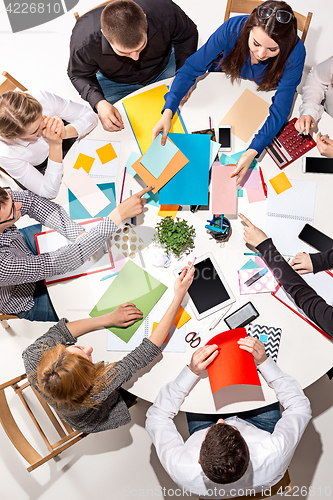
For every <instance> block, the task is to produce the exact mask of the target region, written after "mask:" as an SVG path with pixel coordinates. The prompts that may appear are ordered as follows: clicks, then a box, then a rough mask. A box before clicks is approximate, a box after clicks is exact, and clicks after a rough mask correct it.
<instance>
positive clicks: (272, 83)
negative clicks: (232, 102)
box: [221, 0, 297, 91]
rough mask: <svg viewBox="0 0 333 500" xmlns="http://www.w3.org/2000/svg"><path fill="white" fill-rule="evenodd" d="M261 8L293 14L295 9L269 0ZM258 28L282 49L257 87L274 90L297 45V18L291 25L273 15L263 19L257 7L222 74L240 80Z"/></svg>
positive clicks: (229, 55)
mask: <svg viewBox="0 0 333 500" xmlns="http://www.w3.org/2000/svg"><path fill="white" fill-rule="evenodd" d="M261 5H262V6H263V7H271V8H272V9H274V10H286V11H287V12H290V13H291V14H294V13H293V10H292V8H291V7H290V6H289V5H288V4H287V3H286V2H281V1H276V0H268V1H267V2H264V3H262V4H261ZM256 26H258V27H260V28H262V29H263V30H264V31H265V33H266V35H268V36H269V37H270V38H272V40H274V42H276V43H277V44H278V46H279V48H280V52H279V54H278V55H277V56H273V57H271V58H270V59H269V60H268V63H267V68H266V72H265V75H264V78H263V80H262V82H261V83H260V84H259V86H258V90H266V91H268V90H274V89H276V87H277V85H278V83H279V80H280V78H281V76H282V73H283V70H284V67H285V65H286V62H287V59H288V57H289V56H290V54H291V52H292V51H293V49H294V47H295V45H296V43H297V20H296V17H295V16H294V17H293V18H292V19H291V20H290V21H289V23H286V24H283V23H280V22H279V21H278V20H277V19H276V16H275V14H272V15H271V17H269V18H268V19H262V18H261V17H259V15H258V11H257V8H255V9H254V10H253V11H252V13H251V14H250V16H249V17H248V19H247V21H246V23H245V25H244V27H243V29H242V32H241V34H240V37H239V39H238V40H237V43H236V44H235V46H234V48H233V49H232V50H231V52H230V53H229V54H228V55H227V56H226V58H225V59H223V60H222V62H221V71H224V72H225V73H226V74H227V75H229V76H230V78H231V81H232V82H234V81H235V80H236V79H237V78H239V77H240V73H241V70H242V67H243V66H244V64H245V63H246V61H247V59H248V56H249V50H250V49H249V45H248V40H249V35H250V32H251V30H252V29H253V28H254V27H256Z"/></svg>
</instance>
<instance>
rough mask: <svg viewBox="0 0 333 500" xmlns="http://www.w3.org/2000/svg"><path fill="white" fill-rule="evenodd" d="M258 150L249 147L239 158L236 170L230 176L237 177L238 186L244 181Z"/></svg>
mask: <svg viewBox="0 0 333 500" xmlns="http://www.w3.org/2000/svg"><path fill="white" fill-rule="evenodd" d="M257 154H258V152H257V151H256V150H255V149H247V150H246V151H245V153H243V154H242V156H241V157H240V158H239V160H238V162H237V165H236V168H235V170H234V171H233V172H232V174H231V176H230V177H236V178H237V182H236V184H237V186H238V185H239V184H240V183H241V182H242V180H243V177H244V176H245V174H246V172H247V171H248V169H249V166H250V165H251V163H252V162H253V160H254V159H255V157H256V156H257Z"/></svg>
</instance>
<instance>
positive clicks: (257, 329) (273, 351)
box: [247, 323, 282, 363]
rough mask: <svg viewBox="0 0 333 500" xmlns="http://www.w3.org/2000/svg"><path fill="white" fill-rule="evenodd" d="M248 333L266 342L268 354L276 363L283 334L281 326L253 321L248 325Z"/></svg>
mask: <svg viewBox="0 0 333 500" xmlns="http://www.w3.org/2000/svg"><path fill="white" fill-rule="evenodd" d="M247 333H248V335H249V336H250V337H254V338H256V339H259V340H260V341H261V342H262V343H263V344H265V353H266V356H270V357H271V358H272V359H273V361H275V363H276V361H277V355H278V351H279V346H280V340H281V334H282V330H281V328H275V327H274V326H266V325H255V324H253V323H251V324H250V325H249V326H248V327H247Z"/></svg>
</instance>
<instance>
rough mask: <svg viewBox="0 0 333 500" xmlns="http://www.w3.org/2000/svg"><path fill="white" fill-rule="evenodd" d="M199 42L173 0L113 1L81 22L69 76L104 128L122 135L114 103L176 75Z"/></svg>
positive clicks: (72, 48) (75, 33)
mask: <svg viewBox="0 0 333 500" xmlns="http://www.w3.org/2000/svg"><path fill="white" fill-rule="evenodd" d="M197 43H198V31H197V28H196V25H195V24H194V23H193V21H191V19H190V18H189V17H188V16H187V15H186V14H185V13H184V12H183V11H182V9H181V8H180V7H178V5H176V4H175V3H173V2H172V0H158V1H156V0H135V2H134V1H133V0H113V1H111V2H110V3H109V4H108V5H107V6H106V7H103V6H102V7H98V8H96V9H93V10H91V11H89V12H87V13H86V14H85V15H84V16H82V17H80V18H79V19H78V21H77V23H76V25H75V27H74V29H73V33H72V37H71V43H70V59H69V64H68V76H69V78H70V80H71V82H72V83H73V85H74V87H75V88H76V89H77V91H78V92H79V94H80V95H81V97H82V98H83V99H85V100H86V101H88V102H89V103H90V105H91V107H92V108H93V109H94V108H95V109H96V111H97V113H98V116H99V118H100V120H101V123H102V125H103V128H104V129H105V130H109V131H118V130H121V129H123V128H124V125H123V121H122V118H121V115H120V113H119V111H118V110H117V109H116V108H115V107H114V106H113V104H114V103H115V102H116V101H118V100H120V99H122V98H123V97H125V96H126V95H128V94H130V93H131V92H134V91H135V90H138V89H140V88H141V87H143V86H145V85H148V84H150V83H153V82H156V81H159V80H162V79H164V78H169V77H171V76H174V74H175V71H176V70H178V69H179V68H180V67H181V66H182V65H183V64H184V62H185V61H186V59H187V58H188V57H189V56H190V55H192V54H193V53H194V52H195V51H196V49H197Z"/></svg>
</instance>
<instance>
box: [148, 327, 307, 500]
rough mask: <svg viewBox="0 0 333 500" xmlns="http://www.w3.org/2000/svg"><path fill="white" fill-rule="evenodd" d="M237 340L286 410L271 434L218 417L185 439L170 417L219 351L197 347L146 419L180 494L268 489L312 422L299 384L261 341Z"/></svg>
mask: <svg viewBox="0 0 333 500" xmlns="http://www.w3.org/2000/svg"><path fill="white" fill-rule="evenodd" d="M238 343H239V347H240V348H241V349H244V350H246V351H248V352H250V353H251V354H252V355H253V357H254V359H255V361H256V363H257V365H258V368H259V370H260V372H261V374H262V375H263V377H264V378H265V380H266V382H267V383H268V385H269V386H270V387H272V388H273V389H274V390H275V392H276V397H277V399H278V400H279V401H280V403H281V405H282V406H283V407H284V409H285V410H284V412H283V414H282V417H281V418H280V419H279V420H278V422H277V423H276V425H275V429H274V431H273V433H272V434H271V433H270V432H267V431H265V430H262V429H259V428H258V427H256V426H255V425H253V424H252V423H251V422H249V421H246V420H243V419H241V418H239V417H237V416H234V417H230V418H226V420H225V421H224V420H223V419H219V420H218V421H217V423H216V424H214V425H211V427H210V428H209V429H208V430H207V429H202V430H198V431H196V432H194V434H192V435H191V436H190V437H189V439H188V440H187V441H186V442H185V443H184V441H183V439H182V437H181V435H180V434H179V432H178V431H177V429H176V426H175V424H174V422H173V418H174V417H175V415H176V414H177V413H178V411H179V409H180V406H181V404H182V402H183V401H184V398H185V397H186V396H187V394H188V393H189V391H190V390H191V388H192V387H193V385H194V384H195V383H196V382H197V381H198V378H199V376H200V375H201V374H202V373H203V372H204V371H205V370H206V368H207V366H208V365H209V364H210V363H211V362H212V361H213V360H214V359H215V357H216V356H217V355H218V350H217V345H209V346H204V347H201V348H199V349H198V350H197V351H196V352H195V353H194V354H193V356H192V359H191V362H190V364H189V366H186V367H185V368H184V369H183V371H182V372H181V373H180V374H179V375H178V377H177V378H176V380H174V381H173V382H170V383H169V384H167V385H166V386H165V387H163V388H162V389H161V391H160V393H159V394H158V396H157V398H156V400H155V402H154V404H153V406H151V407H150V408H149V410H148V412H147V420H146V429H147V431H148V433H149V435H150V437H151V439H152V441H153V443H154V445H155V447H156V451H157V454H158V457H159V459H160V461H161V463H162V465H163V467H164V468H165V470H166V471H167V472H168V474H169V475H170V476H171V478H172V479H173V481H174V482H175V483H177V484H178V485H179V486H181V487H182V488H183V494H184V495H188V494H189V493H191V494H194V495H198V496H200V498H228V497H235V496H241V495H245V494H249V492H250V491H251V494H254V492H256V493H257V492H263V490H265V489H267V488H270V487H271V486H273V485H274V484H276V483H278V482H279V480H280V479H281V478H282V477H283V475H284V473H285V471H286V469H287V468H288V465H289V464H290V462H291V459H292V457H293V454H294V452H295V449H296V447H297V445H298V443H299V441H300V439H301V436H302V434H303V432H304V430H305V428H306V426H307V424H308V422H309V421H310V418H311V409H310V403H309V401H308V399H307V398H306V397H305V395H304V393H303V391H302V389H301V387H300V385H299V384H298V382H297V381H296V380H295V379H294V378H293V377H291V376H289V375H287V374H285V373H283V372H282V371H281V370H280V369H279V367H278V366H277V365H276V364H275V363H274V361H273V360H272V359H271V358H269V357H268V358H267V356H266V354H265V348H264V345H263V344H262V342H260V341H259V340H257V339H254V338H251V337H246V338H245V339H240V340H239V342H238ZM212 443H214V445H213V444H212ZM219 447H220V450H219V449H218V448H219ZM226 450H228V452H226Z"/></svg>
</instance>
